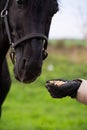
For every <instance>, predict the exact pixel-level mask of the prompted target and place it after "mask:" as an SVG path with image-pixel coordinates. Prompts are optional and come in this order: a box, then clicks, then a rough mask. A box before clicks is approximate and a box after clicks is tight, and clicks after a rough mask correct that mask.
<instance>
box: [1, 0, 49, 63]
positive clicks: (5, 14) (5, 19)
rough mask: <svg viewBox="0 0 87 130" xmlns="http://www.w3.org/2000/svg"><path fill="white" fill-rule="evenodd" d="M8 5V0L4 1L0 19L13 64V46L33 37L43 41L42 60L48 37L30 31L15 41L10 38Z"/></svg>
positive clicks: (45, 55) (45, 53) (45, 54)
mask: <svg viewBox="0 0 87 130" xmlns="http://www.w3.org/2000/svg"><path fill="white" fill-rule="evenodd" d="M8 5H9V0H7V1H6V4H5V7H4V9H3V10H2V11H1V19H2V21H3V23H4V25H5V29H6V33H7V36H8V40H9V44H10V48H11V51H10V57H11V60H12V62H13V64H14V63H15V48H16V47H17V46H18V45H20V44H21V43H22V42H24V41H26V40H29V39H34V38H37V39H42V40H43V41H44V42H43V44H44V45H43V52H42V57H43V60H44V59H45V58H46V57H47V55H48V54H47V52H46V49H47V45H48V38H47V36H45V35H44V34H40V33H31V34H28V35H26V36H24V37H23V38H21V39H19V40H18V41H16V42H15V43H14V41H13V40H12V36H11V32H10V27H9V22H8Z"/></svg>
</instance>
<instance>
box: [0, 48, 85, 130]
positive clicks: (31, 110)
mask: <svg viewBox="0 0 87 130" xmlns="http://www.w3.org/2000/svg"><path fill="white" fill-rule="evenodd" d="M54 52H55V53H54ZM81 53H82V52H81ZM76 54H77V53H76ZM76 56H77V55H76ZM79 56H80V55H79ZM79 56H78V57H79ZM70 57H71V58H70ZM72 57H73V60H72ZM74 58H75V55H73V54H68V53H67V52H64V54H61V53H60V52H56V51H55V50H51V49H49V57H48V58H47V59H46V60H45V61H44V64H43V70H42V74H41V76H40V77H39V78H38V79H37V80H36V81H35V82H34V83H31V84H27V85H26V84H22V83H18V82H17V81H16V80H15V79H14V75H13V66H12V63H11V62H10V61H9V68H10V73H11V77H12V86H11V90H10V92H9V94H8V97H7V99H6V101H5V102H4V104H3V114H2V118H1V121H0V130H87V117H86V115H87V106H85V105H82V104H80V103H78V102H77V101H76V100H74V99H71V98H69V97H66V98H63V99H52V98H51V97H50V95H49V93H48V92H47V90H46V88H45V82H46V81H47V80H49V79H52V78H64V79H75V78H78V77H80V78H85V79H87V62H86V61H85V62H82V60H81V61H79V60H78V62H76V58H75V60H74ZM80 58H81V57H80Z"/></svg>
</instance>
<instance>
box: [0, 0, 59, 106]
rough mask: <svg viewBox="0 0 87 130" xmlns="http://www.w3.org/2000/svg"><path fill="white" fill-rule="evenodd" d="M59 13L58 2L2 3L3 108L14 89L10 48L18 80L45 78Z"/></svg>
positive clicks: (24, 0)
mask: <svg viewBox="0 0 87 130" xmlns="http://www.w3.org/2000/svg"><path fill="white" fill-rule="evenodd" d="M57 11H58V3H57V0H0V12H1V17H0V107H1V106H2V103H3V101H4V100H5V97H6V95H7V93H8V91H9V89H10V85H11V79H10V74H9V71H8V66H7V61H6V54H7V52H8V49H9V47H10V48H11V59H12V61H13V62H14V74H15V77H16V79H17V80H19V81H21V82H25V83H30V82H33V81H34V80H35V79H36V78H37V77H38V76H39V75H40V74H41V69H42V62H43V59H45V58H46V56H47V53H46V49H47V43H48V34H49V29H50V24H51V20H52V17H53V15H54V14H55V13H56V12H57Z"/></svg>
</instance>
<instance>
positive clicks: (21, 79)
mask: <svg viewBox="0 0 87 130" xmlns="http://www.w3.org/2000/svg"><path fill="white" fill-rule="evenodd" d="M38 76H40V74H39V75H38ZM38 76H35V77H34V76H31V77H29V78H28V77H24V76H23V77H22V76H21V77H20V76H17V75H16V74H15V78H16V79H17V80H18V81H19V82H22V83H32V82H34V81H35V80H36V79H37V77H38Z"/></svg>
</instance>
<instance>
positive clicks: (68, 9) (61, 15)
mask: <svg viewBox="0 0 87 130" xmlns="http://www.w3.org/2000/svg"><path fill="white" fill-rule="evenodd" d="M59 5H60V11H59V12H58V13H57V14H56V15H55V16H54V17H53V20H52V24H51V29H50V35H49V37H50V38H54V39H55V38H56V39H57V38H82V37H83V35H82V33H81V30H80V26H78V25H80V24H81V17H79V16H80V13H83V14H85V12H86V13H87V0H60V2H59ZM83 14H81V15H83Z"/></svg>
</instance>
